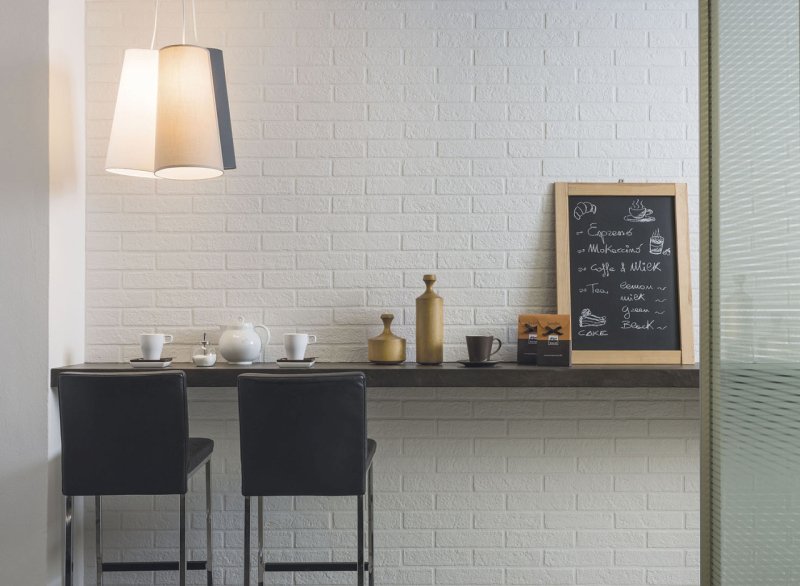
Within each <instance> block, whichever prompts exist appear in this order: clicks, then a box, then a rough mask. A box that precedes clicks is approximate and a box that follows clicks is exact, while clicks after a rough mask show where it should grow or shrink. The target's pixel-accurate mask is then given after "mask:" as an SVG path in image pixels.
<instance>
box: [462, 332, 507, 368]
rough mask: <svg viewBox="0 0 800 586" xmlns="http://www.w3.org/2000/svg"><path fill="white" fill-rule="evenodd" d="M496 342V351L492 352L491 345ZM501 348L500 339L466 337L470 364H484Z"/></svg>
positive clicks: (492, 337)
mask: <svg viewBox="0 0 800 586" xmlns="http://www.w3.org/2000/svg"><path fill="white" fill-rule="evenodd" d="M495 341H497V350H495V351H494V352H492V345H493V344H494V342H495ZM502 347H503V342H501V341H500V338H495V337H494V336H467V353H469V361H470V362H486V361H487V360H489V358H491V357H492V355H493V354H496V353H497V352H498V351H499V350H500V348H502Z"/></svg>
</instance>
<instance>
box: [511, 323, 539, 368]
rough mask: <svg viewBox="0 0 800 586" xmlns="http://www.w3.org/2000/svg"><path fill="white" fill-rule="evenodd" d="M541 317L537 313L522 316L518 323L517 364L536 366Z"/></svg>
mask: <svg viewBox="0 0 800 586" xmlns="http://www.w3.org/2000/svg"><path fill="white" fill-rule="evenodd" d="M539 317H541V316H539V315H538V314H535V313H528V314H522V315H520V316H519V320H518V322H517V364H536V360H537V351H536V349H537V347H538V345H539V344H538V340H537V339H536V332H537V330H538V329H539Z"/></svg>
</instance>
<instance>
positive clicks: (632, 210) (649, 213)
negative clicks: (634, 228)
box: [624, 199, 655, 222]
mask: <svg viewBox="0 0 800 586" xmlns="http://www.w3.org/2000/svg"><path fill="white" fill-rule="evenodd" d="M624 219H625V221H626V222H654V221H655V218H654V217H653V210H651V209H650V208H648V207H646V206H645V205H644V202H642V200H641V199H637V200H635V201H634V202H633V203H632V204H631V206H630V207H629V208H628V215H627V216H625V218H624Z"/></svg>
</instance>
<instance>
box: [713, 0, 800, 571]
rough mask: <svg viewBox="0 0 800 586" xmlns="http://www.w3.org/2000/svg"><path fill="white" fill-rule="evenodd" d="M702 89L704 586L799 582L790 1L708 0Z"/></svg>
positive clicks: (799, 268) (799, 186)
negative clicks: (706, 405)
mask: <svg viewBox="0 0 800 586" xmlns="http://www.w3.org/2000/svg"><path fill="white" fill-rule="evenodd" d="M714 6H715V9H716V11H717V12H716V14H717V17H718V20H717V24H718V31H719V33H718V39H717V40H718V54H717V57H718V59H719V78H718V83H717V84H716V87H715V86H714V84H712V91H711V95H712V100H715V101H716V104H717V106H718V110H717V113H718V117H717V119H716V120H714V121H713V124H714V125H715V126H716V130H717V137H718V143H717V144H716V147H717V149H718V150H717V152H718V155H719V156H718V159H717V161H716V162H714V163H712V169H715V170H716V179H717V180H718V189H717V190H716V192H715V193H714V194H713V198H714V204H715V207H716V212H717V214H716V216H715V220H714V221H713V223H712V225H711V227H710V231H711V242H712V245H711V246H712V253H715V254H712V259H713V260H712V264H713V266H712V271H711V274H712V279H711V283H712V284H711V288H712V291H713V292H714V293H715V294H716V295H715V296H712V297H715V298H716V299H717V300H718V303H716V304H712V307H711V310H710V313H709V318H710V327H709V333H710V338H709V343H710V344H711V358H712V361H711V362H712V364H711V387H710V412H709V413H710V426H711V442H710V452H711V453H710V458H711V483H710V491H711V495H710V496H711V527H710V530H711V543H712V548H711V558H712V566H711V570H712V574H711V575H712V583H713V584H716V585H722V586H756V585H759V586H763V585H782V586H783V585H785V586H796V585H797V584H800V366H798V351H800V59H799V58H798V53H799V52H800V45H799V43H798V33H799V32H800V29H799V25H798V10H800V7H799V6H798V1H797V0H793V1H785V0H770V1H769V2H753V1H752V0H721V1H719V2H716V3H714Z"/></svg>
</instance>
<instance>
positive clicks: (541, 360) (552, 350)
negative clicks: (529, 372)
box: [536, 314, 572, 366]
mask: <svg viewBox="0 0 800 586" xmlns="http://www.w3.org/2000/svg"><path fill="white" fill-rule="evenodd" d="M538 317H539V323H538V327H537V328H536V364H538V365H539V366H572V336H571V335H570V316H569V315H564V314H559V315H539V316H538Z"/></svg>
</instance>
